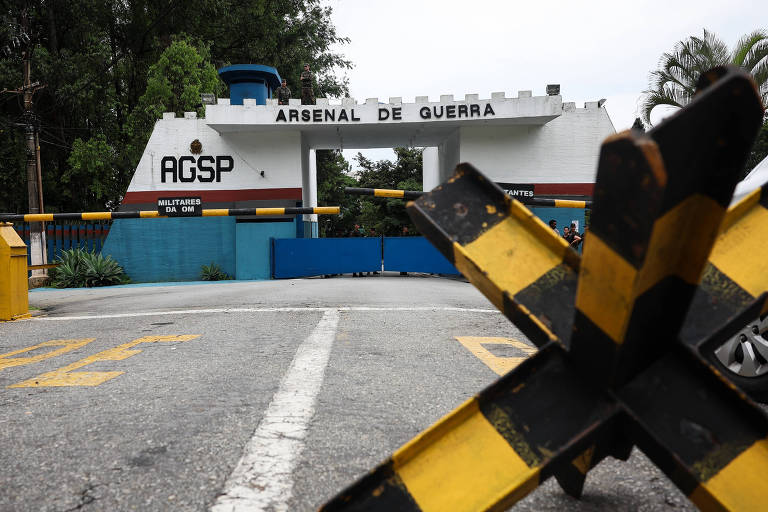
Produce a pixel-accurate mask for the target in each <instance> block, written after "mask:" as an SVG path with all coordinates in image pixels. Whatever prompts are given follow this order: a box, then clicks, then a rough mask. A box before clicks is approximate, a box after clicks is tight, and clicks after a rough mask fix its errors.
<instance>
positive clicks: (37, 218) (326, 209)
mask: <svg viewBox="0 0 768 512" xmlns="http://www.w3.org/2000/svg"><path fill="white" fill-rule="evenodd" d="M312 214H317V215H338V214H339V207H338V206H320V207H315V208H299V207H296V208H219V209H210V210H203V211H202V215H198V217H234V216H240V215H257V216H265V215H312ZM158 218H167V217H166V216H164V215H160V214H159V213H158V212H157V211H155V210H133V211H123V212H120V211H118V212H79V213H19V214H14V213H0V222H51V221H56V220H113V219H158Z"/></svg>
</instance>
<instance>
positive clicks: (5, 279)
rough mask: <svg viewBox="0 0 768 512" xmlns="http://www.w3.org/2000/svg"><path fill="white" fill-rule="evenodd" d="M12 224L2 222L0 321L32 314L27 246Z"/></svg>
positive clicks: (0, 230) (0, 240)
mask: <svg viewBox="0 0 768 512" xmlns="http://www.w3.org/2000/svg"><path fill="white" fill-rule="evenodd" d="M12 226H13V225H12V224H10V223H8V222H0V321H3V320H18V319H20V318H29V316H30V315H29V296H28V290H27V246H26V245H24V242H23V241H22V239H21V238H19V235H17V234H16V231H14V229H13V227H12Z"/></svg>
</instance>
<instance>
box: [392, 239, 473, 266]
mask: <svg viewBox="0 0 768 512" xmlns="http://www.w3.org/2000/svg"><path fill="white" fill-rule="evenodd" d="M384 270H394V271H399V272H424V273H428V274H459V271H458V270H456V267H454V266H453V265H452V264H451V262H450V261H448V260H447V259H445V256H443V255H442V254H441V253H440V251H438V250H437V249H435V246H434V245H432V244H431V243H430V242H429V240H427V239H426V238H424V237H423V236H409V237H385V238H384Z"/></svg>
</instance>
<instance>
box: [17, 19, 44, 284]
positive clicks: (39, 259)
mask: <svg viewBox="0 0 768 512" xmlns="http://www.w3.org/2000/svg"><path fill="white" fill-rule="evenodd" d="M22 25H23V28H24V32H28V28H29V19H28V17H27V13H26V11H25V12H24V13H23V14H22ZM30 54H31V48H30V46H29V45H28V46H27V49H26V50H25V51H24V54H23V59H24V85H23V87H22V89H23V90H24V122H25V127H24V133H25V136H26V143H27V198H28V201H29V212H30V213H32V214H36V213H40V203H41V202H40V195H41V194H42V191H40V190H39V188H38V183H39V182H38V173H39V172H40V171H39V169H38V166H37V144H36V143H35V142H36V137H35V127H34V124H33V122H32V118H33V114H32V93H33V90H34V88H33V87H32V80H31V67H32V63H31V55H30ZM29 228H30V233H29V246H30V247H29V249H30V260H31V262H30V263H31V264H32V265H42V264H44V263H47V261H45V255H44V254H43V247H44V245H45V244H44V243H43V225H42V223H40V222H33V223H32V224H30V226H29ZM47 275H48V274H47V272H46V271H45V270H33V271H32V276H31V277H30V285H33V286H36V285H37V284H38V283H36V282H35V281H40V280H42V279H45V278H46V277H47Z"/></svg>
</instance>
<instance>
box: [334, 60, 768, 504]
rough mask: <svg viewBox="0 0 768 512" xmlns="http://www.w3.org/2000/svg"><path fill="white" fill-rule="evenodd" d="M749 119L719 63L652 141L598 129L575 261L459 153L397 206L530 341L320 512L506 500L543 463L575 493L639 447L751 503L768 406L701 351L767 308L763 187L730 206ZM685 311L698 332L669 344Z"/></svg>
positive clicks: (747, 91)
mask: <svg viewBox="0 0 768 512" xmlns="http://www.w3.org/2000/svg"><path fill="white" fill-rule="evenodd" d="M762 115H763V106H762V105H761V101H760V95H759V93H758V91H757V88H756V86H755V84H754V82H753V81H752V79H751V77H749V76H748V75H747V74H746V73H744V72H743V71H741V70H739V69H738V68H734V67H720V68H715V69H714V70H711V71H709V72H707V73H705V74H704V75H702V77H701V79H700V80H699V83H698V86H697V94H696V96H695V97H694V99H693V100H692V101H691V103H690V104H689V105H688V106H687V107H685V108H683V109H681V110H680V111H679V112H678V113H677V114H675V115H674V116H672V117H670V118H669V119H667V120H666V121H665V122H664V123H662V124H660V125H658V126H657V127H656V128H654V129H653V130H651V131H650V132H648V133H647V134H643V133H638V132H634V131H627V132H623V133H619V134H616V135H614V136H612V137H609V138H608V139H607V140H606V141H605V142H604V143H603V145H602V148H601V152H600V158H599V165H598V173H597V180H596V184H595V196H594V197H595V204H594V211H593V214H592V228H591V230H590V232H589V233H588V234H587V236H586V238H585V243H584V255H583V257H581V256H579V255H578V254H577V253H576V252H575V251H573V250H572V249H570V248H569V247H568V244H567V243H566V242H565V241H563V240H562V239H560V238H559V237H557V236H556V235H555V234H554V233H553V232H552V230H551V229H549V228H548V227H547V226H546V225H545V224H544V223H543V222H541V221H540V220H539V219H538V218H536V217H534V216H533V215H532V214H531V212H530V211H528V210H527V209H526V208H523V207H522V206H521V205H520V204H519V203H517V202H515V201H512V200H511V199H510V198H509V197H508V196H507V195H506V194H505V193H504V192H503V191H502V190H501V189H500V188H499V187H497V186H496V185H495V184H493V183H492V182H491V181H490V180H488V178H487V177H485V176H483V175H482V174H480V173H479V172H478V171H477V170H475V169H474V168H473V167H471V166H470V165H468V164H461V165H459V167H457V171H456V174H455V175H454V177H453V178H451V179H450V180H449V181H448V182H447V183H444V184H443V185H441V186H439V187H437V188H436V189H435V190H433V191H432V192H430V193H428V194H426V195H424V197H422V198H420V199H418V200H417V201H414V202H413V203H411V204H409V206H408V211H409V214H410V215H411V217H412V218H413V220H414V222H415V223H416V225H417V227H418V228H419V230H420V231H421V232H422V233H423V234H424V235H425V236H426V237H427V238H429V239H430V241H432V243H434V244H435V245H436V246H437V248H438V249H439V250H440V251H441V252H442V253H443V254H444V255H445V256H446V258H448V259H449V260H450V261H451V262H453V263H454V264H455V265H456V267H457V268H458V269H459V270H460V271H461V272H462V273H463V274H464V276H465V277H467V278H468V279H469V281H470V282H471V283H472V284H473V285H475V286H476V287H477V288H478V289H479V290H480V291H481V292H482V293H483V294H485V295H486V297H488V298H489V299H490V300H491V302H493V304H494V305H496V307H497V308H499V309H500V310H501V311H502V312H503V313H504V315H505V316H506V317H507V318H508V319H509V320H511V321H512V322H513V323H514V324H515V325H516V326H517V327H518V328H520V330H521V331H523V333H524V334H525V335H526V336H527V337H528V338H529V339H530V340H531V341H533V342H534V343H535V344H536V345H537V346H539V347H540V349H539V351H538V353H536V354H534V355H533V356H531V357H530V358H529V359H527V360H526V361H524V362H523V363H522V364H521V365H520V366H518V367H517V368H515V369H514V370H512V371H511V372H510V373H508V374H506V375H505V376H504V377H502V378H500V379H499V380H498V381H496V382H495V383H494V384H492V385H491V386H490V387H488V388H486V389H484V390H483V391H481V392H480V393H479V394H478V395H476V396H475V397H473V398H471V399H469V400H468V401H466V402H465V403H464V404H463V405H461V406H460V407H459V408H458V409H456V410H454V411H453V412H451V413H449V414H448V415H447V416H445V417H444V418H443V419H442V420H440V421H439V422H438V423H436V424H435V425H433V426H432V427H430V428H429V429H427V430H426V431H425V432H423V433H422V434H420V435H419V436H417V437H416V438H415V439H413V440H411V441H410V442H408V443H407V444H406V445H405V446H403V447H402V448H400V449H399V450H397V451H396V452H395V453H394V454H393V455H392V456H391V457H390V458H389V459H388V460H387V461H385V462H384V463H383V464H382V465H380V466H379V467H378V468H376V469H374V470H373V471H372V472H371V473H369V474H368V475H366V476H364V477H363V478H362V479H361V480H359V481H358V482H357V483H355V484H354V485H352V486H351V487H349V488H347V489H345V490H344V491H342V492H341V493H339V494H338V495H337V496H336V497H335V498H333V499H332V500H331V501H330V502H328V503H327V504H326V505H325V506H324V507H323V508H322V510H325V511H328V512H329V511H340V510H411V511H417V510H424V511H432V510H454V511H461V510H467V511H469V510H505V509H506V508H507V507H509V506H511V505H512V504H514V503H515V502H516V501H518V500H520V499H521V498H522V497H524V496H525V495H526V494H528V493H529V492H530V491H532V490H533V489H535V488H536V487H537V486H538V485H539V484H540V483H542V482H543V481H544V480H546V479H547V478H549V477H551V476H554V477H555V478H556V479H557V481H558V483H559V484H560V486H561V487H562V488H563V489H564V490H565V491H566V492H567V493H568V494H571V495H573V496H576V497H578V496H580V495H581V492H582V489H583V485H584V481H585V478H586V475H587V472H588V471H589V470H590V469H591V468H593V467H594V466H596V465H597V464H598V463H599V462H600V461H601V460H602V459H604V458H605V457H607V456H613V457H615V458H618V459H621V460H626V459H627V458H628V457H629V455H630V452H631V450H632V447H633V446H637V447H638V448H639V449H640V450H642V451H643V452H644V453H645V454H646V455H647V456H648V457H649V458H650V460H651V461H652V462H653V463H655V464H656V465H657V466H658V467H659V468H660V469H661V470H662V471H664V473H666V475H667V476H668V477H669V478H670V480H672V482H674V483H675V484H676V485H677V486H678V487H679V488H680V489H681V491H682V492H683V493H684V494H686V495H687V496H688V497H689V498H690V499H691V500H692V501H693V503H694V504H696V505H697V506H698V507H699V508H701V509H703V510H719V511H720V510H744V511H748V510H757V509H760V508H764V505H760V503H763V502H764V500H765V493H764V491H765V485H764V478H765V475H766V474H768V415H766V413H765V412H764V411H763V410H761V409H760V408H759V407H758V406H757V405H756V404H755V403H754V402H752V401H751V400H750V399H749V398H748V397H747V396H746V395H745V394H744V393H743V392H742V391H740V390H739V389H738V388H736V386H735V385H734V384H733V383H731V382H730V381H729V380H728V379H727V377H726V376H725V375H723V374H721V373H719V372H718V370H717V369H716V367H715V366H713V365H712V364H711V363H710V362H709V360H708V359H707V357H706V356H705V354H707V353H708V352H707V351H709V350H711V348H712V347H713V346H720V345H721V344H722V343H724V342H725V341H726V340H728V339H729V338H730V337H732V336H733V335H734V334H735V333H737V332H738V331H739V329H740V328H742V327H743V325H745V323H746V322H747V321H748V320H750V319H752V318H755V317H757V316H758V315H761V314H762V315H765V314H767V313H768V293H766V291H767V290H768V258H765V257H764V254H763V251H762V247H761V246H762V244H763V242H764V241H765V240H766V239H768V184H766V185H764V186H763V188H762V189H761V190H756V191H755V192H753V193H752V194H751V195H749V196H748V197H747V198H745V199H744V200H743V201H742V202H740V203H738V204H737V205H735V206H734V207H732V208H731V209H729V210H726V209H727V207H728V204H729V202H730V199H731V196H732V194H733V191H734V188H735V185H736V182H737V181H738V176H739V174H740V171H741V169H742V167H743V165H744V162H745V161H746V157H747V155H748V153H749V150H750V146H751V143H752V141H753V140H754V137H755V135H756V133H757V130H758V129H759V127H760V125H761V123H762ZM702 276H703V277H702ZM686 315H687V317H688V319H686ZM690 319H692V320H693V321H694V322H707V325H709V326H712V327H711V329H709V330H708V331H707V332H706V336H705V337H704V339H703V341H698V342H696V343H695V344H686V343H683V342H682V341H681V338H680V333H681V329H682V328H683V326H684V322H685V323H686V324H687V322H688V321H689V320H690Z"/></svg>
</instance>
